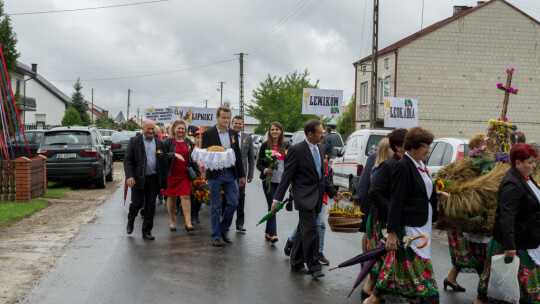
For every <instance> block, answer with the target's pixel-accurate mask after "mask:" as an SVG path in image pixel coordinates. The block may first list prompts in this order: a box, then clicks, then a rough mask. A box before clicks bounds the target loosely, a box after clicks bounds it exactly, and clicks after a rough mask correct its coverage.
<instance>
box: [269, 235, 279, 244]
mask: <svg viewBox="0 0 540 304" xmlns="http://www.w3.org/2000/svg"><path fill="white" fill-rule="evenodd" d="M277 241H279V239H278V238H277V236H275V235H274V236H273V237H271V238H270V243H271V244H272V245H274V244H275V243H277Z"/></svg>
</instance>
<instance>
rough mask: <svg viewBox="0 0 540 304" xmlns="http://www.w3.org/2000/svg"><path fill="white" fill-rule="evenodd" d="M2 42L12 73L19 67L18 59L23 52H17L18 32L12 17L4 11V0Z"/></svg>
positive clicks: (0, 23) (0, 6)
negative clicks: (13, 25)
mask: <svg viewBox="0 0 540 304" xmlns="http://www.w3.org/2000/svg"><path fill="white" fill-rule="evenodd" d="M0 43H1V44H2V52H3V53H4V60H5V61H6V68H7V70H8V73H11V72H13V71H14V70H15V68H16V67H17V59H18V58H19V56H21V54H19V52H17V49H16V45H17V34H15V32H13V27H12V26H11V19H10V18H9V16H8V15H6V14H5V13H4V1H0Z"/></svg>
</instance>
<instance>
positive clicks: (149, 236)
mask: <svg viewBox="0 0 540 304" xmlns="http://www.w3.org/2000/svg"><path fill="white" fill-rule="evenodd" d="M142 238H143V239H145V240H150V241H153V240H155V239H156V238H155V237H154V236H153V235H152V234H150V233H149V234H143V235H142Z"/></svg>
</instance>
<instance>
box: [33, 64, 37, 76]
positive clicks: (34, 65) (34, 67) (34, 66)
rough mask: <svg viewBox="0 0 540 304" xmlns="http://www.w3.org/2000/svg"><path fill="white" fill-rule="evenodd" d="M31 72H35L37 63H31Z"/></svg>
mask: <svg viewBox="0 0 540 304" xmlns="http://www.w3.org/2000/svg"><path fill="white" fill-rule="evenodd" d="M32 72H34V73H36V74H37V63H32Z"/></svg>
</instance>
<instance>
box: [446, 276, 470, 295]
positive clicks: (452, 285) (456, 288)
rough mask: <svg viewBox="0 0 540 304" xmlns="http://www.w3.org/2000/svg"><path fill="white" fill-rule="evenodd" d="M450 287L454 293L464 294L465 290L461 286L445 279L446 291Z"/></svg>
mask: <svg viewBox="0 0 540 304" xmlns="http://www.w3.org/2000/svg"><path fill="white" fill-rule="evenodd" d="M447 286H450V287H452V289H453V290H454V291H459V292H464V291H465V288H463V287H461V286H459V284H453V283H452V282H450V281H448V279H444V290H446V287H447Z"/></svg>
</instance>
